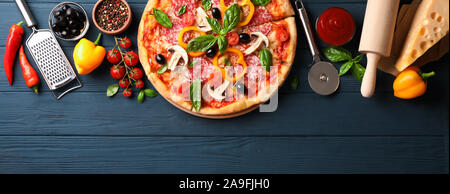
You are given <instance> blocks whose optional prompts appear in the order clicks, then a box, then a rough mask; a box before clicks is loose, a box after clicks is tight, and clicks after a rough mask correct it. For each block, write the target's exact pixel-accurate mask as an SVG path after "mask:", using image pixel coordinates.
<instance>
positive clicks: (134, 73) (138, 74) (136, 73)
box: [130, 67, 144, 80]
mask: <svg viewBox="0 0 450 194" xmlns="http://www.w3.org/2000/svg"><path fill="white" fill-rule="evenodd" d="M143 76H144V74H143V73H142V70H141V69H139V68H137V67H136V68H134V69H132V70H131V71H130V77H131V79H134V80H140V79H141V78H142V77H143Z"/></svg>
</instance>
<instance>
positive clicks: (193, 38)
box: [138, 0, 297, 116]
mask: <svg viewBox="0 0 450 194" xmlns="http://www.w3.org/2000/svg"><path fill="white" fill-rule="evenodd" d="M293 15H294V10H293V8H292V6H291V4H290V2H289V0H149V1H148V3H147V5H146V8H145V10H144V13H143V15H142V18H141V21H140V25H139V31H138V48H139V59H140V61H141V64H142V66H143V68H144V70H145V73H146V75H147V77H148V79H149V80H150V81H151V83H152V84H153V86H154V87H155V89H156V90H158V92H159V93H160V94H161V95H162V96H163V97H164V98H165V99H166V100H168V101H169V102H171V103H172V104H174V105H175V106H177V107H179V108H182V109H183V110H184V111H186V112H190V113H194V114H200V115H206V116H211V115H212V116H214V115H230V114H233V113H239V112H242V111H246V110H248V109H250V108H254V107H256V106H258V105H260V104H262V103H264V102H266V101H268V100H269V99H270V97H271V96H272V95H273V94H274V92H276V91H277V90H278V89H279V87H280V86H281V85H282V84H283V82H284V81H285V80H286V77H287V76H288V74H289V71H290V69H291V66H292V63H293V60H294V57H295V50H296V47H297V28H296V24H295V19H294V17H293Z"/></svg>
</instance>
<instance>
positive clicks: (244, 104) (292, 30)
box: [138, 0, 297, 118]
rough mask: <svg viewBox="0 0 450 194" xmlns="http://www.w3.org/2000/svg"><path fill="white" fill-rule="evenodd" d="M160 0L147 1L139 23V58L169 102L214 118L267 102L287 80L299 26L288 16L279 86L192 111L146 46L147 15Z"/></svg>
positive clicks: (290, 13) (291, 10)
mask: <svg viewBox="0 0 450 194" xmlns="http://www.w3.org/2000/svg"><path fill="white" fill-rule="evenodd" d="M281 1H286V2H287V3H283V4H282V5H284V6H287V8H286V10H287V13H288V14H289V15H293V14H294V11H293V9H292V6H291V5H290V2H289V1H287V0H281ZM158 2H159V1H158V0H149V1H148V2H147V5H146V7H145V10H144V12H143V16H142V17H141V21H140V24H139V29H138V51H139V59H140V62H141V64H142V67H143V68H144V71H145V74H146V75H147V77H148V79H149V80H150V82H151V83H152V85H153V87H154V88H155V89H156V90H157V91H158V92H159V94H160V95H161V96H162V97H164V98H165V99H166V100H167V101H168V102H170V103H171V104H173V105H174V106H176V107H178V108H181V109H182V110H183V111H185V112H187V113H190V114H194V115H197V116H205V117H209V118H213V117H211V116H221V115H230V114H235V113H239V112H245V111H246V110H249V109H254V108H256V107H257V106H259V105H260V104H263V103H265V102H266V101H267V100H269V98H270V97H271V96H272V95H273V94H274V93H275V92H277V91H278V89H279V88H280V87H281V86H282V85H283V83H284V82H285V81H286V79H287V77H288V75H289V72H290V70H291V66H292V63H293V61H294V58H295V50H296V47H297V27H296V24H295V19H294V18H293V17H289V18H286V19H285V20H286V21H287V23H288V26H289V29H288V31H289V34H290V36H291V38H290V41H291V42H290V44H289V47H288V48H287V49H288V52H289V55H288V57H287V59H286V63H283V64H282V66H281V68H280V73H279V74H278V81H279V84H278V87H266V88H265V90H266V91H265V92H260V93H259V94H258V95H259V96H258V97H257V98H252V99H247V98H246V99H245V100H241V101H238V102H236V103H233V104H230V105H227V106H225V107H222V108H219V109H217V108H212V107H202V108H201V109H200V111H199V112H193V111H192V104H191V103H190V102H186V101H184V100H183V99H181V98H180V99H174V98H172V95H171V92H170V88H168V87H167V86H166V84H164V83H163V81H162V80H161V79H160V78H159V76H158V74H157V73H155V72H152V71H151V65H150V63H149V61H148V59H149V56H148V51H147V49H146V48H145V47H144V41H143V38H144V37H143V36H144V28H145V22H144V21H145V18H146V17H145V15H146V14H147V13H148V12H149V11H151V10H152V9H153V8H154V7H155V6H156V5H157V4H158Z"/></svg>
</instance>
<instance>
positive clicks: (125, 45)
mask: <svg viewBox="0 0 450 194" xmlns="http://www.w3.org/2000/svg"><path fill="white" fill-rule="evenodd" d="M120 46H121V47H122V48H124V49H128V48H130V47H131V40H130V39H129V38H127V37H125V38H121V39H120Z"/></svg>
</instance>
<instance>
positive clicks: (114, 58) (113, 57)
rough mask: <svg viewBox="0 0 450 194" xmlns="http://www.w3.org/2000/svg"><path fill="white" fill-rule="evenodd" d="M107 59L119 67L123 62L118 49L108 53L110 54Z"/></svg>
mask: <svg viewBox="0 0 450 194" xmlns="http://www.w3.org/2000/svg"><path fill="white" fill-rule="evenodd" d="M106 59H107V60H108V61H109V62H110V63H111V64H113V65H117V64H118V63H120V61H122V56H121V55H120V52H119V50H117V49H111V50H109V51H108V54H107V55H106Z"/></svg>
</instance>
